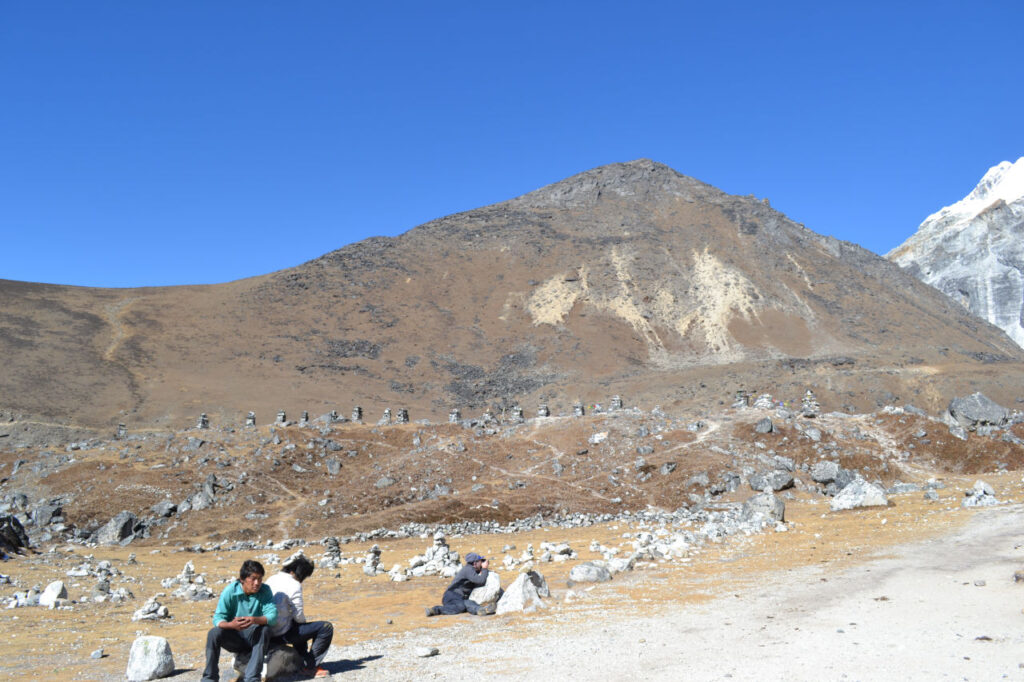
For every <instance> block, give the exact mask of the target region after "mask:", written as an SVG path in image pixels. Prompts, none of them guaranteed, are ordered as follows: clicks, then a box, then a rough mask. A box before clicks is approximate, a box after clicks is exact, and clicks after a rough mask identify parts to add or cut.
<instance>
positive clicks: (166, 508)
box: [149, 500, 178, 519]
mask: <svg viewBox="0 0 1024 682" xmlns="http://www.w3.org/2000/svg"><path fill="white" fill-rule="evenodd" d="M149 511H151V512H153V513H154V514H155V515H156V516H158V517H160V518H163V519H166V518H168V517H170V516H174V512H176V511H178V505H176V504H174V503H173V502H171V501H170V500H162V501H160V502H157V503H156V504H154V505H153V506H152V507H150V508H149Z"/></svg>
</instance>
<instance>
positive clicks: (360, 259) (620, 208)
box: [0, 160, 1024, 425]
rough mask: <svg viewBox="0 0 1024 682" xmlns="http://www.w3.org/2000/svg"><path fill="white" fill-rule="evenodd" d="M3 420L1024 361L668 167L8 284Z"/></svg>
mask: <svg viewBox="0 0 1024 682" xmlns="http://www.w3.org/2000/svg"><path fill="white" fill-rule="evenodd" d="M0 296H2V300H3V301H4V304H3V306H2V308H0V352H2V353H3V354H4V356H5V357H8V358H10V362H9V363H8V367H9V369H5V371H4V372H3V374H2V375H0V408H2V409H6V410H7V411H9V412H16V413H18V414H22V415H31V416H35V417H38V418H40V419H51V420H54V421H60V422H74V423H81V424H90V425H104V424H105V425H112V424H115V423H117V422H118V421H127V422H129V423H131V424H133V425H134V424H140V423H141V424H159V423H165V422H167V421H169V420H170V421H175V422H176V423H181V422H182V421H184V420H191V419H194V418H195V416H196V415H197V414H198V413H199V412H200V411H204V412H207V413H210V414H211V415H216V417H215V418H221V419H225V420H229V421H235V422H239V423H240V422H241V420H242V417H243V415H244V414H245V412H246V411H248V410H250V409H252V410H255V411H256V412H257V418H258V420H259V421H260V422H261V423H265V422H269V421H271V419H272V415H273V413H274V412H276V411H277V410H278V409H286V410H287V411H288V412H289V415H290V416H292V415H295V414H296V413H297V411H300V410H309V412H310V413H311V415H313V416H315V415H317V414H320V413H322V412H326V411H328V410H330V409H337V410H338V411H339V412H341V413H342V414H347V413H348V411H349V410H350V409H351V407H352V406H353V405H361V406H363V407H364V408H365V410H366V414H367V418H368V419H375V418H376V416H377V415H378V414H380V412H381V411H382V410H383V409H384V408H385V407H389V406H390V407H393V408H397V407H408V408H410V411H411V413H412V418H413V419H418V418H427V417H429V418H431V419H434V420H440V419H443V418H444V417H445V415H447V413H448V411H449V410H450V409H451V408H460V409H463V410H464V411H468V412H469V413H472V411H474V410H482V409H484V408H485V407H487V408H492V409H493V408H497V409H500V408H501V407H503V406H505V407H507V406H509V405H512V404H514V403H517V402H519V403H521V404H522V405H523V406H524V407H525V408H526V409H527V410H528V411H529V412H530V413H532V411H533V409H534V408H535V407H536V405H537V404H538V403H539V402H541V401H547V402H549V403H551V406H552V409H553V410H554V411H556V412H557V411H560V410H561V411H565V410H567V409H568V408H569V406H570V405H571V403H572V402H573V401H575V400H581V401H583V402H588V403H593V402H605V401H607V399H608V398H609V396H611V395H612V394H615V393H619V394H622V395H623V396H624V397H626V400H627V403H630V402H631V403H633V404H643V405H645V406H650V405H652V404H657V403H661V404H672V405H685V406H690V407H692V408H693V409H695V410H702V409H705V408H706V407H707V406H708V405H709V404H717V403H718V401H720V400H728V399H729V398H730V396H731V394H732V393H733V392H734V391H736V390H738V389H748V390H757V391H770V392H773V393H775V394H777V395H778V396H779V397H780V398H795V397H797V396H799V395H800V394H801V393H802V392H803V390H804V388H806V387H808V386H814V387H816V391H818V392H819V395H821V396H823V402H824V403H825V405H826V406H831V407H832V408H839V407H842V406H844V405H847V406H851V407H858V408H862V407H872V406H874V405H876V404H880V403H883V402H889V401H894V400H897V399H901V400H903V401H907V402H915V403H917V404H920V405H922V406H929V407H932V408H935V409H938V408H939V407H944V405H945V402H947V401H948V399H949V397H950V395H951V393H953V392H957V393H960V392H963V391H967V390H969V389H973V390H978V389H980V388H984V390H986V391H987V392H988V393H989V395H991V396H993V397H995V398H997V399H1003V400H1006V399H1008V398H1010V397H1011V396H1015V395H1016V393H1015V392H1016V390H1017V389H1016V387H1017V386H1018V385H1019V382H1018V383H1014V382H1015V381H1016V380H1017V379H1019V378H1020V377H1021V370H1022V367H1024V365H1022V364H1021V363H1022V360H1024V353H1022V351H1021V350H1020V349H1019V348H1017V347H1016V346H1015V345H1014V344H1013V343H1011V342H1010V341H1009V340H1008V339H1007V338H1006V337H1005V335H1003V334H1002V333H1001V332H999V331H998V330H996V329H995V328H993V327H990V326H988V325H986V324H984V323H981V322H979V321H977V320H976V319H975V318H973V316H970V315H968V314H967V313H966V311H964V310H963V309H962V308H961V307H960V306H958V305H956V304H954V303H953V302H951V301H950V300H949V299H948V298H947V297H945V296H943V295H941V294H940V293H938V292H937V291H935V290H934V289H932V288H931V287H928V286H926V285H924V284H922V283H920V282H918V281H917V280H916V279H914V278H912V277H910V276H908V275H907V274H905V273H903V272H902V271H901V270H900V269H899V268H898V267H896V266H895V265H893V264H891V263H889V262H887V261H885V260H884V259H881V258H878V257H877V256H874V255H873V254H871V253H869V252H867V251H865V250H864V249H861V248H859V247H857V246H855V245H852V244H848V243H844V242H839V241H837V240H834V239H831V238H828V237H822V236H820V235H817V234H815V233H813V232H811V231H810V230H808V229H806V228H804V227H803V226H801V225H797V224H795V223H793V222H792V221H790V220H789V219H787V218H786V217H785V216H784V215H782V214H781V213H778V212H777V211H775V210H773V209H772V208H771V207H770V206H769V205H768V204H767V202H766V201H758V200H756V199H753V198H749V197H735V196H730V195H727V194H725V193H723V192H721V191H719V190H717V189H715V188H713V187H710V186H708V185H705V184H703V183H701V182H699V181H697V180H694V179H692V178H688V177H685V176H683V175H680V174H679V173H677V172H675V171H674V170H672V169H670V168H668V167H666V166H663V165H661V164H657V163H654V162H651V161H647V160H641V161H634V162H630V163H624V164H613V165H610V166H604V167H601V168H597V169H594V170H591V171H587V172H585V173H581V174H579V175H576V176H573V177H571V178H568V179H567V180H564V181H561V182H558V183H555V184H553V185H550V186H548V187H545V188H542V189H539V190H537V191H535V192H531V193H529V194H526V195H524V196H521V197H518V198H516V199H512V200H510V201H506V202H503V203H500V204H495V205H493V206H488V207H484V208H481V209H477V210H474V211H469V212H466V213H461V214H457V215H453V216H448V217H445V218H441V219H439V220H436V221H433V222H430V223H427V224H425V225H422V226H420V227H417V228H415V229H413V230H410V231H409V232H407V233H405V234H403V235H401V236H399V237H396V238H393V239H384V238H374V239H368V240H365V241H363V242H360V243H357V244H353V245H350V246H347V247H345V248H342V249H339V250H337V251H334V252H331V253H329V254H326V255H324V256H323V257H321V258H318V259H316V260H313V261H311V262H309V263H306V264H303V265H300V266H298V267H295V268H290V269H288V270H282V271H280V272H276V273H271V274H269V275H264V276H261V277H255V278H252V279H247V280H240V281H237V282H231V283H228V284H222V285H211V286H201V287H169V288H151V289H125V290H92V289H83V288H73V287H58V286H50V285H36V284H25V283H18V282H0Z"/></svg>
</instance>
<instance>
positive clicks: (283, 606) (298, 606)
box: [266, 573, 306, 637]
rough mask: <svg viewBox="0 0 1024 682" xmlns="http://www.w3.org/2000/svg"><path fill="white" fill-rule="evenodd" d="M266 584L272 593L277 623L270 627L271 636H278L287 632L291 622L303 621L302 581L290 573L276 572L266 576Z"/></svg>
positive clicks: (304, 614)
mask: <svg viewBox="0 0 1024 682" xmlns="http://www.w3.org/2000/svg"><path fill="white" fill-rule="evenodd" d="M266 585H267V586H268V587H269V588H270V591H271V592H273V593H274V605H275V606H276V607H277V623H275V624H274V626H273V627H272V628H270V636H271V637H280V636H281V635H283V634H284V633H286V632H288V629H289V628H291V626H292V623H305V622H306V613H305V612H304V611H303V610H302V583H300V582H299V581H298V580H296V579H295V578H293V577H292V574H291V573H276V574H274V575H272V576H270V577H269V578H267V582H266Z"/></svg>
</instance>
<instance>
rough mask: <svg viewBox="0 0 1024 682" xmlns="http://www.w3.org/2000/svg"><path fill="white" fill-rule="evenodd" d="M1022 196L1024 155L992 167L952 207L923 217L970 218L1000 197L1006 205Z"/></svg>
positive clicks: (933, 219)
mask: <svg viewBox="0 0 1024 682" xmlns="http://www.w3.org/2000/svg"><path fill="white" fill-rule="evenodd" d="M1022 198H1024V156H1022V157H1020V158H1019V159H1017V161H1016V162H1015V163H1010V162H1009V161H1003V162H1002V163H1000V164H999V165H996V166H992V168H989V169H988V172H987V173H985V176H984V177H983V178H982V179H981V182H979V183H978V186H977V187H975V188H974V189H973V190H972V191H971V193H970V194H968V195H967V196H966V197H964V198H963V199H961V200H960V201H958V202H956V203H955V204H953V205H952V206H946V207H945V208H943V209H941V210H940V211H938V212H937V213H933V214H931V215H930V216H928V217H927V218H926V219H925V221H924V222H925V223H931V222H937V221H939V220H942V219H943V218H949V217H956V218H973V217H975V216H977V215H978V214H979V213H982V212H983V211H984V210H985V209H986V208H988V207H989V206H991V205H992V204H994V203H995V202H997V201H999V200H1000V199H1002V200H1003V201H1005V202H1006V203H1008V204H1012V203H1013V202H1015V201H1018V200H1020V199H1022Z"/></svg>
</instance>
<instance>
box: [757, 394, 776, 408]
mask: <svg viewBox="0 0 1024 682" xmlns="http://www.w3.org/2000/svg"><path fill="white" fill-rule="evenodd" d="M774 406H775V404H774V402H773V401H772V394H771V393H762V394H761V395H759V396H757V400H755V401H754V407H756V408H757V409H759V410H770V409H772V407H774Z"/></svg>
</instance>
